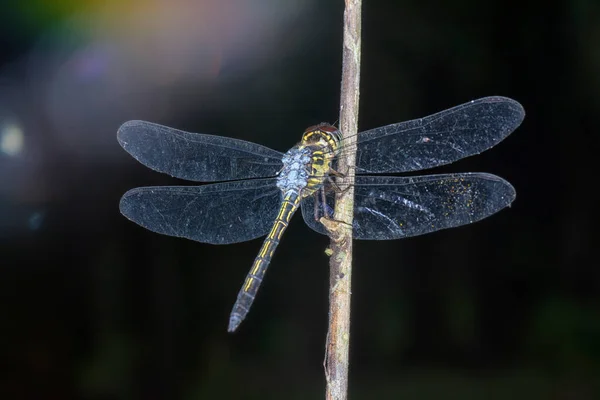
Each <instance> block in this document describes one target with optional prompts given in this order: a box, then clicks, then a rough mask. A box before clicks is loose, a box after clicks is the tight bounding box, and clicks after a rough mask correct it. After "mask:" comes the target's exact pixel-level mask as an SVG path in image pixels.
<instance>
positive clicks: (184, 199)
mask: <svg viewBox="0 0 600 400" xmlns="http://www.w3.org/2000/svg"><path fill="white" fill-rule="evenodd" d="M275 182H276V180H275V179H256V180H249V181H239V182H224V183H217V184H212V185H203V186H158V187H141V188H136V189H132V190H130V191H128V192H127V193H125V194H124V195H123V197H122V198H121V203H120V209H121V213H122V214H123V215H125V217H127V218H128V219H130V220H131V221H133V222H135V223H136V224H138V225H141V226H143V227H144V228H146V229H149V230H151V231H153V232H157V233H162V234H164V235H169V236H178V237H184V238H187V239H191V240H196V241H198V242H203V243H211V244H228V243H237V242H243V241H246V240H251V239H254V238H257V237H260V236H264V235H266V234H267V233H268V232H269V230H270V229H271V225H273V221H274V220H275V218H276V217H277V213H278V211H279V208H280V206H281V191H280V190H279V189H278V188H277V186H276V185H275Z"/></svg>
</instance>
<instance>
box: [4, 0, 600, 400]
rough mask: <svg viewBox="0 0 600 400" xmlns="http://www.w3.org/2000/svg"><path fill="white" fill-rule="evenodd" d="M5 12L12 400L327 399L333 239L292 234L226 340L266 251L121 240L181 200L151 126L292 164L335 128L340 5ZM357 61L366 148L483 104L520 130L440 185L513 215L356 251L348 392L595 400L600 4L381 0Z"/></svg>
mask: <svg viewBox="0 0 600 400" xmlns="http://www.w3.org/2000/svg"><path fill="white" fill-rule="evenodd" d="M3 4H4V5H3V6H1V7H2V8H0V46H1V47H0V48H1V52H0V57H1V58H0V60H1V64H0V65H1V68H0V138H1V140H0V143H2V146H0V149H1V152H0V296H1V301H0V339H1V340H0V349H1V357H2V363H3V364H6V366H7V367H8V368H7V369H5V372H4V373H2V376H0V382H1V383H0V397H1V398H2V399H190V400H191V399H205V398H206V399H208V398H211V399H212V398H232V399H251V398H256V399H258V398H260V399H284V398H285V399H318V398H323V396H324V395H323V392H324V386H325V381H324V374H323V367H322V363H323V357H324V342H325V335H326V330H327V325H326V324H327V307H328V306H327V300H328V295H327V293H328V259H327V257H326V256H325V254H324V250H325V248H326V246H327V244H328V239H327V238H326V237H324V236H320V235H318V234H316V233H315V232H313V231H311V230H310V229H308V228H307V227H306V226H305V225H304V224H303V222H302V221H301V218H299V217H298V216H297V217H296V218H295V219H294V221H293V223H292V224H291V225H290V228H289V230H288V231H287V233H286V234H285V240H283V241H282V243H281V245H280V247H279V249H278V250H277V254H276V256H275V258H274V260H273V263H272V265H271V268H270V270H269V273H268V275H267V278H266V280H265V282H264V284H263V286H262V288H261V290H260V292H259V293H260V294H259V296H258V297H257V300H256V302H255V304H254V307H253V309H252V311H251V313H250V314H249V317H248V318H247V320H246V321H245V322H244V323H243V324H242V326H241V328H240V330H239V331H238V332H237V333H235V334H233V335H231V334H228V333H227V332H226V326H227V321H228V316H229V312H230V310H231V306H232V304H233V302H234V300H235V297H236V295H237V292H238V290H239V288H240V285H241V283H242V281H243V279H244V277H245V275H246V273H247V271H248V269H249V268H250V266H251V264H252V261H253V259H254V257H255V255H256V252H257V251H258V249H259V247H260V245H261V240H260V239H257V240H254V241H251V242H247V243H242V244H235V245H228V246H210V245H204V244H199V243H194V242H191V241H188V240H183V239H176V238H170V237H166V236H160V235H157V234H154V233H151V232H149V231H146V230H144V229H142V228H140V227H139V226H137V225H135V224H133V223H131V222H129V221H127V220H126V219H125V218H124V217H122V216H121V215H120V213H119V211H118V202H119V198H120V196H121V195H122V194H123V193H124V192H125V191H126V190H128V189H130V188H132V187H136V186H144V185H163V184H182V183H183V182H181V181H177V180H175V179H172V178H170V177H168V176H166V175H161V174H158V173H155V172H153V171H151V170H149V169H147V168H145V167H144V166H142V165H141V164H139V163H137V162H136V161H135V160H134V159H133V158H131V157H130V156H129V155H128V154H126V153H125V152H124V151H123V150H122V149H121V147H120V146H119V145H118V143H117V141H116V136H115V135H116V130H117V128H118V126H119V125H120V124H121V123H122V122H124V121H126V120H128V119H145V120H150V121H154V122H158V123H162V124H165V125H170V126H174V127H177V128H179V129H184V130H189V131H195V132H203V133H213V134H219V135H223V136H232V137H238V138H243V139H246V140H250V141H253V142H257V143H261V144H264V145H266V146H269V147H272V148H275V149H277V150H281V151H285V150H287V149H288V148H289V147H291V146H292V145H293V144H294V143H295V142H296V141H298V140H299V138H300V134H301V132H302V131H303V129H304V128H305V127H306V126H308V125H312V124H314V123H318V122H321V121H329V122H335V120H336V119H337V118H338V101H339V86H340V68H341V67H340V63H341V37H342V25H341V24H342V15H343V14H342V13H343V1H341V0H339V1H316V0H314V1H305V2H291V1H290V2H279V1H267V0H253V1H249V2H248V1H241V0H240V1H238V0H227V1H216V0H215V1H197V2H193V1H183V0H177V1H173V2H162V1H144V2H142V1H132V0H130V1H108V2H101V1H91V2H87V3H85V5H80V4H79V2H72V1H57V2H46V1H42V0H38V1H25V2H17V1H15V2H12V3H10V2H9V3H7V4H6V3H3ZM362 44H363V52H362V59H363V64H362V78H361V110H360V121H359V125H360V128H361V129H363V130H364V129H368V128H373V127H377V126H380V125H385V124H389V123H393V122H398V121H402V120H407V119H413V118H417V117H422V116H425V115H428V114H431V113H434V112H437V111H440V110H442V109H446V108H449V107H451V106H454V105H457V104H461V103H464V102H466V101H469V100H472V99H476V98H479V97H483V96H489V95H503V96H508V97H511V98H514V99H516V100H518V101H519V102H521V103H522V104H523V106H524V108H525V110H526V113H527V115H526V118H525V121H524V123H523V125H522V126H521V127H520V128H519V129H517V130H516V131H515V132H514V133H513V134H512V135H511V136H509V137H508V138H507V139H506V140H505V141H504V142H502V143H500V144H499V145H498V146H496V147H495V148H493V149H492V150H490V151H488V152H485V153H483V154H481V155H478V156H476V157H471V158H468V159H465V160H462V161H459V162H457V163H455V164H453V165H450V166H447V167H444V168H438V169H436V170H435V171H432V172H436V173H437V172H449V171H485V172H490V173H494V174H497V175H499V176H502V177H503V178H505V179H507V180H508V181H510V182H511V183H512V184H513V185H514V186H515V188H516V190H517V198H516V201H515V202H514V203H513V205H512V207H511V208H508V209H505V210H503V211H501V212H500V213H499V214H497V215H494V216H492V217H490V218H488V219H486V220H484V221H482V222H479V223H477V224H474V225H469V226H465V227H460V228H455V229H451V230H446V231H441V232H436V233H433V234H430V235H427V236H421V237H415V238H410V239H406V240H398V241H389V242H356V243H355V262H354V279H353V297H352V302H353V310H352V311H353V314H352V334H351V339H352V340H351V345H352V347H351V363H352V364H351V371H350V397H351V398H353V399H429V398H444V399H453V398H456V399H459V398H460V399H505V398H513V399H597V398H600V383H599V382H600V378H599V376H600V268H599V266H598V262H597V258H596V255H595V254H594V255H592V251H591V250H592V243H593V241H592V235H593V233H592V232H593V231H594V230H597V225H598V224H597V221H598V216H597V208H596V207H595V206H594V204H597V196H596V195H595V194H594V192H595V191H596V188H597V180H598V175H597V173H596V169H595V168H593V166H595V164H596V159H595V157H596V156H597V154H598V146H597V142H598V141H597V136H598V132H597V126H598V115H599V114H600V73H599V71H600V3H598V2H597V1H593V0H579V1H576V2H569V1H564V2H546V1H506V0H505V1H487V2H479V1H474V0H470V1H469V0H462V1H461V0H458V1H452V2H446V1H427V0H425V1H383V0H366V1H365V4H364V11H363V42H362ZM594 221H595V222H594ZM596 237H597V236H596Z"/></svg>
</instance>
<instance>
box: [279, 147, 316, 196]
mask: <svg viewBox="0 0 600 400" xmlns="http://www.w3.org/2000/svg"><path fill="white" fill-rule="evenodd" d="M281 161H282V162H283V168H281V171H279V175H278V176H277V187H278V188H279V189H281V191H282V192H283V193H287V192H290V191H294V192H296V193H297V194H299V193H300V192H301V191H302V189H304V188H305V187H306V185H307V182H308V178H309V176H310V161H311V151H310V149H309V148H306V147H300V146H296V147H292V148H291V149H290V150H289V151H288V152H287V153H285V155H284V156H283V158H282V159H281Z"/></svg>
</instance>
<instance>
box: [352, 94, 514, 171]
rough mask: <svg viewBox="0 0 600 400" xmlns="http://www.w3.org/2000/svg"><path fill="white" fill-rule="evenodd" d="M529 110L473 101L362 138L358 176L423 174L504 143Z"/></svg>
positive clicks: (504, 102) (501, 101) (508, 102)
mask: <svg viewBox="0 0 600 400" xmlns="http://www.w3.org/2000/svg"><path fill="white" fill-rule="evenodd" d="M524 117H525V111H524V110H523V107H522V106H521V105H520V104H519V103H518V102H516V101H514V100H512V99H508V98H506V97H485V98H482V99H479V100H473V101H471V102H469V103H465V104H462V105H459V106H456V107H453V108H450V109H448V110H445V111H442V112H439V113H437V114H433V115H430V116H428V117H425V118H421V119H415V120H412V121H406V122H401V123H398V124H392V125H387V126H382V127H380V128H376V129H371V130H368V131H364V132H361V133H359V134H358V137H357V142H358V143H357V149H358V151H357V156H356V157H357V158H356V167H357V169H356V172H357V173H393V172H405V171H417V170H421V169H427V168H433V167H436V166H438V165H443V164H449V163H451V162H454V161H456V160H459V159H461V158H464V157H468V156H471V155H473V154H478V153H481V152H482V151H484V150H487V149H489V148H490V147H493V146H494V145H496V144H498V143H499V142H500V141H502V139H504V138H505V137H506V136H508V135H509V134H510V133H511V132H512V131H513V130H515V129H516V128H517V127H518V126H519V125H520V124H521V121H523V118H524Z"/></svg>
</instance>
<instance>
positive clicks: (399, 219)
mask: <svg viewBox="0 0 600 400" xmlns="http://www.w3.org/2000/svg"><path fill="white" fill-rule="evenodd" d="M514 199H515V190H514V188H513V187H512V186H511V184H510V183H508V182H507V181H505V180H504V179H502V178H500V177H497V176H495V175H491V174H485V173H464V174H448V175H425V176H414V177H391V176H358V177H356V186H355V189H354V221H353V236H354V238H355V239H364V240H387V239H400V238H404V237H409V236H417V235H423V234H425V233H429V232H434V231H437V230H441V229H446V228H452V227H456V226H460V225H465V224H469V223H472V222H476V221H479V220H481V219H483V218H486V217H488V216H490V215H492V214H494V213H496V212H498V211H500V210H501V209H503V208H504V207H506V206H508V205H510V203H511V202H512V201H513V200H514ZM315 201H317V209H318V210H320V212H321V213H322V211H324V210H329V211H328V212H330V210H333V207H334V201H335V193H328V194H327V196H326V203H327V204H325V205H323V204H322V202H321V200H320V196H318V194H317V196H311V197H307V198H306V199H305V200H304V201H303V203H302V215H303V217H304V221H305V222H306V223H307V224H308V226H310V227H311V228H312V229H314V230H315V231H317V232H319V233H322V234H324V235H326V234H327V230H326V229H325V227H324V226H323V225H322V224H321V223H320V222H318V221H316V220H315ZM321 215H322V214H321ZM330 215H331V214H330Z"/></svg>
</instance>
